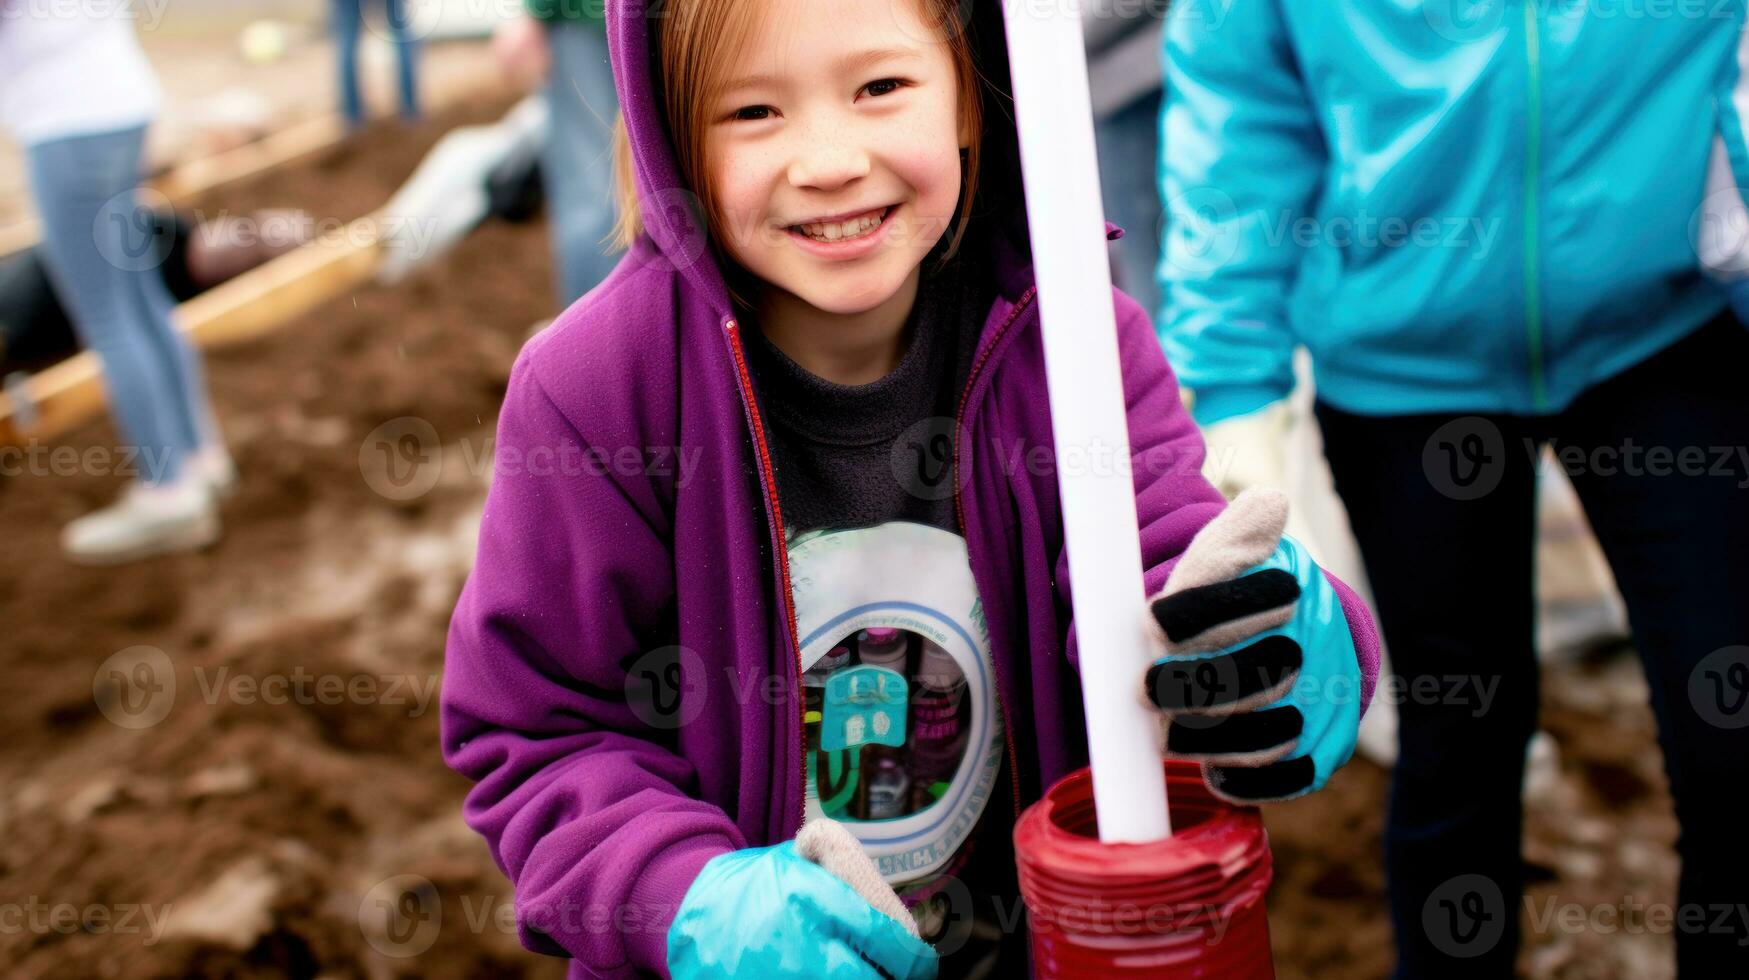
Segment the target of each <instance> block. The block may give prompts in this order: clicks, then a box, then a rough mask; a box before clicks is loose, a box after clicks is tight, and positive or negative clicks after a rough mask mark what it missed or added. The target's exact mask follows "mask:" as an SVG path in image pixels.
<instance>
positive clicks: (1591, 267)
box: [1156, 0, 1749, 425]
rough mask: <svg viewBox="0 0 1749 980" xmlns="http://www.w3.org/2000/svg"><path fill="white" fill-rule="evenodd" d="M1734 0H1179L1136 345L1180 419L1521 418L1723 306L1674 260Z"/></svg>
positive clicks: (1684, 245)
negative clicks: (1162, 355)
mask: <svg viewBox="0 0 1749 980" xmlns="http://www.w3.org/2000/svg"><path fill="white" fill-rule="evenodd" d="M1743 22H1744V17H1743V4H1742V0H1591V2H1589V3H1560V2H1555V3H1549V2H1543V0H1528V2H1526V0H1394V2H1393V0H1320V2H1317V3H1292V2H1289V0H1179V2H1177V3H1175V4H1174V5H1173V8H1172V11H1171V13H1170V15H1169V19H1168V24H1167V30H1166V40H1165V59H1166V68H1167V93H1168V94H1167V102H1166V108H1165V111H1164V118H1163V121H1162V145H1163V148H1164V151H1165V152H1163V153H1162V164H1161V168H1160V174H1159V179H1160V185H1161V192H1162V194H1163V196H1164V200H1165V202H1166V206H1167V220H1168V228H1167V233H1166V235H1165V245H1164V249H1163V251H1164V254H1163V256H1162V260H1161V263H1160V267H1159V270H1160V272H1159V274H1160V280H1161V286H1162V295H1163V296H1164V297H1165V300H1164V309H1163V310H1162V311H1161V312H1160V315H1159V316H1158V317H1157V318H1156V323H1157V324H1158V326H1159V330H1160V334H1161V341H1162V343H1163V344H1164V345H1165V347H1166V351H1167V354H1168V355H1169V358H1170V359H1171V361H1172V363H1173V365H1174V367H1176V368H1177V370H1178V373H1179V377H1180V379H1181V380H1182V381H1183V383H1184V384H1185V385H1186V386H1187V387H1189V388H1190V389H1192V390H1193V391H1194V392H1195V393H1196V402H1195V413H1196V416H1197V420H1198V421H1199V422H1201V423H1203V424H1205V425H1206V424H1208V423H1211V422H1217V421H1220V420H1221V419H1224V418H1229V417H1231V416H1234V415H1239V414H1243V413H1246V412H1249V411H1253V410H1255V409H1257V408H1261V407H1262V406H1264V405H1266V404H1268V403H1269V402H1271V401H1274V400H1276V399H1279V398H1282V397H1284V396H1285V395H1287V394H1288V392H1289V391H1290V390H1291V388H1292V387H1293V370H1292V355H1293V350H1294V347H1295V346H1296V345H1301V344H1303V345H1304V346H1305V347H1306V348H1307V349H1308V350H1309V351H1310V353H1311V355H1312V363H1313V365H1314V372H1315V376H1316V380H1317V385H1318V394H1319V397H1320V398H1323V399H1324V400H1326V401H1328V402H1330V403H1331V404H1333V405H1335V406H1336V407H1338V408H1341V409H1345V410H1348V411H1351V412H1357V413H1361V414H1372V415H1386V414H1411V413H1419V412H1504V413H1514V414H1526V415H1536V414H1546V413H1551V412H1557V411H1559V410H1561V409H1562V408H1563V407H1564V406H1565V405H1566V404H1567V403H1568V402H1570V401H1571V400H1572V399H1573V398H1574V397H1575V396H1577V395H1578V394H1579V393H1580V392H1582V391H1584V390H1585V389H1586V388H1588V387H1589V386H1591V385H1592V384H1594V383H1596V382H1598V381H1600V380H1602V379H1604V378H1607V377H1609V376H1610V375H1612V374H1615V373H1618V372H1620V371H1622V370H1624V369H1626V368H1628V367H1631V366H1632V365H1634V364H1635V363H1637V362H1639V361H1640V360H1642V359H1644V358H1646V357H1648V356H1650V355H1651V354H1653V353H1656V352H1657V351H1659V350H1661V349H1662V348H1664V347H1666V346H1668V345H1669V344H1671V343H1673V342H1675V341H1676V340H1678V339H1680V338H1681V337H1683V336H1685V335H1686V334H1688V333H1689V332H1690V331H1692V330H1693V329H1695V328H1696V327H1698V326H1699V325H1700V324H1701V323H1703V322H1705V321H1706V320H1708V319H1709V318H1711V317H1713V316H1715V315H1716V314H1718V313H1719V312H1720V311H1721V310H1723V309H1724V306H1725V294H1724V291H1723V290H1722V288H1721V287H1720V286H1719V285H1718V284H1716V283H1715V282H1713V281H1711V280H1710V279H1708V278H1707V277H1706V275H1705V274H1704V273H1703V271H1702V269H1701V267H1700V263H1699V261H1698V259H1697V257H1696V253H1695V246H1694V244H1693V242H1694V227H1693V225H1694V222H1695V220H1696V213H1697V209H1698V208H1699V207H1700V205H1701V200H1702V198H1703V196H1704V194H1705V183H1706V174H1707V162H1708V150H1709V147H1710V146H1711V143H1712V141H1713V138H1714V135H1715V134H1719V135H1721V136H1723V138H1724V141H1725V144H1726V146H1727V147H1728V148H1729V150H1730V156H1731V164H1732V170H1733V171H1734V173H1735V175H1736V177H1737V180H1736V184H1737V186H1739V187H1749V179H1745V178H1749V152H1745V148H1744V140H1743V127H1742V125H1741V123H1740V122H1739V120H1738V118H1737V115H1736V113H1735V112H1734V111H1732V108H1731V106H1732V100H1731V96H1732V90H1733V89H1734V87H1735V86H1736V84H1737V81H1738V68H1737V49H1738V45H1739V43H1740V40H1741V37H1742V34H1743Z"/></svg>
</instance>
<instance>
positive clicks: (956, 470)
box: [953, 285, 1038, 821]
mask: <svg viewBox="0 0 1749 980" xmlns="http://www.w3.org/2000/svg"><path fill="white" fill-rule="evenodd" d="M1037 292H1038V287H1037V286H1036V285H1035V286H1028V287H1026V292H1024V293H1021V294H1020V299H1018V300H1016V301H1015V303H1014V309H1012V310H1010V311H1008V316H1007V317H1006V318H1004V319H1003V321H1002V322H1001V323H1000V324H998V325H997V326H996V330H995V332H994V333H992V334H991V335H990V343H989V344H988V345H986V346H985V347H984V349H983V350H982V351H980V352H979V353H978V357H977V359H976V360H975V361H973V362H972V370H971V372H970V373H969V374H967V376H966V387H965V390H964V391H962V392H960V401H959V406H958V407H957V408H955V409H954V413H953V414H954V426H953V428H954V434H955V435H956V436H957V435H958V434H959V431H960V428H961V426H962V425H963V423H964V421H965V417H966V405H967V404H968V403H969V402H970V401H971V398H972V389H973V388H974V387H975V386H976V385H977V381H978V373H979V372H980V371H982V370H983V368H984V364H985V363H986V362H987V361H989V360H990V356H991V355H992V354H994V353H995V352H996V348H997V347H998V346H1000V345H1001V343H1002V338H1003V336H1004V335H1006V334H1007V333H1008V328H1009V327H1010V326H1011V325H1013V323H1014V321H1016V320H1018V319H1020V314H1021V312H1022V311H1023V310H1025V309H1026V308H1027V306H1029V305H1030V304H1031V303H1032V300H1033V297H1034V295H1036V294H1037ZM960 486H961V483H960V450H959V449H957V448H956V449H955V451H954V454H953V513H954V517H955V518H956V519H957V520H958V522H959V526H960V536H961V537H963V538H966V541H967V544H968V545H969V544H970V542H971V538H970V537H969V536H968V535H967V533H966V505H965V500H964V499H963V498H962V497H961V494H960ZM966 553H967V555H968V556H969V555H970V554H971V552H970V550H969V549H968V550H967V552H966ZM996 701H997V706H998V707H999V708H1001V710H1002V741H1003V742H1004V743H1005V745H1006V747H1007V750H1008V782H1009V786H1010V788H1011V789H1012V790H1013V792H1011V793H1010V794H1009V799H1010V801H1011V802H1012V803H1013V804H1014V819H1015V820H1016V821H1018V820H1019V819H1020V768H1019V761H1018V760H1019V753H1017V752H1015V750H1014V716H1013V715H1012V714H1010V713H1009V711H1008V704H1007V701H1008V699H1007V698H1006V697H1004V696H1003V694H1002V675H1001V672H1000V671H998V672H997V675H996Z"/></svg>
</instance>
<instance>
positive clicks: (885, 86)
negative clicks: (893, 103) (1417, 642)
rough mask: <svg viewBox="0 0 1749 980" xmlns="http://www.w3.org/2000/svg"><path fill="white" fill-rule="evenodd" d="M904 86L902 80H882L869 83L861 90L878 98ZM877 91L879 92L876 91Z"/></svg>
mask: <svg viewBox="0 0 1749 980" xmlns="http://www.w3.org/2000/svg"><path fill="white" fill-rule="evenodd" d="M904 84H905V82H904V80H903V79H899V78H883V79H880V80H879V81H874V82H869V83H868V84H867V85H864V86H863V87H862V88H863V90H864V91H866V92H867V93H868V94H870V95H872V96H875V97H876V98H879V97H880V96H883V95H887V94H889V93H891V92H893V91H895V90H897V89H899V88H900V87H902V86H903V85H904ZM877 89H878V90H879V91H876V90H877Z"/></svg>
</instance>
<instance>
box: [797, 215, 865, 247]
mask: <svg viewBox="0 0 1749 980" xmlns="http://www.w3.org/2000/svg"><path fill="white" fill-rule="evenodd" d="M881 213H882V212H880V211H870V212H869V213H868V214H865V215H863V216H861V217H860V218H852V219H850V220H849V221H836V222H829V223H825V224H810V225H801V226H799V227H800V228H801V230H802V234H804V235H806V236H808V237H809V238H813V239H816V240H819V241H824V242H835V241H838V240H839V239H840V238H855V237H856V236H858V235H861V234H862V233H864V232H866V231H868V230H869V229H870V228H873V227H875V226H876V225H878V224H880V223H881Z"/></svg>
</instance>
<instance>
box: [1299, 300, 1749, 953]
mask: <svg viewBox="0 0 1749 980" xmlns="http://www.w3.org/2000/svg"><path fill="white" fill-rule="evenodd" d="M1318 419H1319V422H1320V424H1321V425H1322V428H1323V433H1324V444H1325V453H1326V455H1327V456H1328V457H1329V460H1330V468H1331V471H1332V472H1333V474H1334V476H1335V482H1336V489H1337V491H1338V492H1339V493H1340V494H1341V496H1342V499H1343V501H1344V503H1346V504H1347V507H1348V513H1349V516H1350V517H1351V519H1352V521H1353V524H1354V530H1355V534H1356V536H1357V538H1358V540H1359V543H1360V548H1361V553H1362V555H1363V557H1364V558H1365V560H1366V567H1367V574H1368V575H1369V576H1370V578H1371V579H1372V584H1373V589H1374V591H1375V593H1376V596H1377V603H1378V611H1379V620H1380V625H1381V627H1382V628H1383V630H1384V636H1385V640H1386V643H1387V644H1388V646H1389V648H1390V653H1391V657H1392V659H1393V661H1394V666H1395V669H1396V671H1397V675H1398V677H1399V678H1400V680H1399V681H1398V683H1399V684H1401V685H1402V686H1401V687H1399V688H1398V690H1400V691H1401V692H1402V694H1401V695H1400V696H1399V697H1398V698H1397V700H1399V701H1400V703H1401V727H1400V733H1399V740H1400V744H1401V756H1400V758H1399V760H1398V763H1397V767H1396V773H1395V776H1394V780H1393V783H1392V787H1391V799H1390V813H1389V818H1388V825H1387V828H1386V832H1385V864H1386V874H1387V879H1388V885H1389V891H1390V904H1391V916H1392V921H1393V925H1394V928H1395V932H1396V943H1397V953H1398V967H1397V976H1399V977H1413V978H1422V977H1460V976H1461V977H1465V978H1486V977H1510V976H1512V975H1513V966H1512V964H1513V958H1514V955H1515V953H1516V952H1517V948H1518V943H1519V936H1520V921H1519V919H1520V912H1521V911H1522V910H1523V909H1524V905H1523V903H1522V900H1521V895H1522V889H1523V864H1522V860H1521V857H1520V832H1521V829H1522V826H1523V807H1522V803H1521V801H1520V785H1521V782H1522V779H1523V775H1524V760H1525V749H1526V743H1527V741H1528V740H1529V738H1530V736H1531V735H1532V734H1533V733H1534V732H1535V731H1536V721H1537V685H1538V676H1537V660H1536V651H1535V648H1534V641H1533V638H1534V635H1535V632H1534V620H1533V615H1534V611H1535V602H1534V589H1533V567H1532V554H1533V547H1534V544H1535V533H1536V521H1535V515H1536V452H1537V450H1539V449H1540V448H1541V447H1542V446H1543V445H1545V444H1548V443H1552V444H1553V445H1554V447H1555V450H1556V453H1557V460H1558V461H1559V462H1560V464H1561V465H1562V467H1563V468H1564V469H1565V470H1566V471H1567V473H1568V474H1569V476H1570V477H1571V478H1572V481H1573V485H1574V487H1575V488H1576V489H1577V491H1578V494H1579V498H1580V500H1581V501H1582V502H1583V504H1584V507H1585V512H1586V515H1587V516H1588V517H1589V518H1590V521H1591V524H1592V526H1593V527H1594V529H1595V530H1596V532H1597V537H1598V539H1599V541H1600V542H1601V543H1602V545H1603V550H1604V553H1605V555H1606V556H1607V557H1608V559H1609V564H1610V567H1611V568H1612V569H1613V570H1614V572H1615V577H1616V581H1617V583H1618V584H1619V585H1620V587H1621V591H1622V594H1623V596H1624V598H1625V599H1626V601H1627V609H1628V617H1629V620H1630V622H1631V623H1632V626H1633V631H1634V637H1635V641H1636V645H1637V647H1638V648H1639V651H1640V655H1641V658H1642V660H1643V661H1644V666H1645V670H1646V676H1647V679H1648V681H1649V686H1650V689H1651V700H1652V709H1653V711H1654V713H1655V714H1656V715H1657V719H1658V737H1659V743H1660V746H1661V747H1662V749H1663V752H1664V761H1665V768H1666V771H1667V773H1668V775H1669V778H1670V784H1671V789H1672V791H1673V793H1674V795H1675V798H1676V814H1677V817H1678V819H1679V820H1680V821H1681V825H1682V836H1681V839H1680V842H1679V844H1678V847H1677V850H1678V852H1679V855H1680V857H1681V859H1682V875H1681V880H1680V884H1679V894H1678V896H1677V900H1678V907H1677V908H1676V909H1674V910H1671V911H1672V916H1671V917H1670V918H1668V919H1667V920H1666V921H1667V922H1669V923H1670V924H1669V925H1668V926H1667V928H1668V929H1670V931H1672V932H1673V933H1674V934H1675V939H1676V944H1677V962H1678V969H1679V972H1680V974H1681V976H1682V977H1684V978H1685V980H1712V978H1717V977H1749V945H1745V944H1749V931H1746V927H1745V923H1744V918H1745V917H1746V916H1749V908H1739V907H1737V906H1738V905H1739V903H1744V904H1745V905H1746V906H1749V842H1745V831H1744V828H1745V827H1749V816H1746V815H1745V813H1744V811H1743V807H1742V802H1741V801H1742V800H1743V799H1744V798H1745V796H1744V791H1745V787H1749V704H1746V703H1745V702H1746V701H1749V489H1746V487H1749V448H1746V447H1749V332H1746V331H1745V330H1744V329H1743V327H1741V326H1739V325H1738V324H1737V322H1736V321H1735V320H1734V319H1733V318H1731V317H1730V316H1729V315H1725V316H1722V317H1720V318H1718V319H1716V320H1714V321H1713V322H1711V323H1709V324H1707V325H1706V326H1704V327H1702V328H1700V329H1699V330H1697V331H1696V332H1695V333H1693V334H1691V335H1690V336H1688V337H1687V338H1685V339H1684V340H1682V341H1680V342H1678V343H1676V344H1675V345H1673V346H1671V347H1670V348H1668V349H1667V350H1665V351H1663V352H1661V353H1659V354H1657V355H1655V356H1654V357H1652V358H1650V359H1649V360H1647V361H1645V362H1643V363H1641V364H1639V365H1638V366H1636V367H1634V368H1632V369H1630V370H1628V371H1626V372H1624V373H1623V374H1621V375H1618V376H1616V377H1614V378H1611V379H1609V380H1607V381H1604V382H1601V383H1599V384H1597V385H1595V386H1594V387H1592V388H1591V389H1589V390H1588V391H1586V392H1585V393H1584V394H1583V395H1582V396H1580V397H1579V398H1578V399H1577V400H1576V401H1575V402H1574V403H1573V404H1572V406H1570V407H1569V408H1568V409H1567V410H1566V411H1564V412H1561V413H1560V414H1558V415H1555V416H1552V417H1538V418H1525V417H1512V416H1496V415H1484V416H1474V415H1472V416H1456V415H1416V416H1390V417H1369V416H1358V415H1352V414H1349V413H1346V412H1342V411H1339V410H1337V409H1334V408H1332V407H1330V406H1328V405H1319V406H1318ZM1456 678H1472V679H1479V680H1480V681H1481V682H1483V683H1484V684H1485V683H1496V684H1497V687H1496V688H1495V693H1494V695H1493V696H1492V698H1491V699H1485V698H1483V697H1481V696H1480V694H1479V691H1480V690H1481V689H1482V688H1480V687H1479V686H1478V684H1477V683H1476V682H1475V681H1474V680H1472V681H1471V682H1469V683H1465V684H1464V686H1463V687H1462V688H1461V689H1460V688H1457V687H1455V686H1454V685H1455V683H1456V681H1455V679H1456ZM1417 684H1419V685H1420V686H1419V688H1418V687H1417ZM1381 690H1383V687H1382V686H1381ZM1618 832H1619V833H1620V834H1622V835H1624V836H1626V835H1632V834H1634V833H1635V832H1636V828H1634V827H1628V826H1623V827H1620V828H1618ZM1621 898H1622V899H1627V898H1628V896H1625V895H1624V896H1621ZM1640 901H1647V899H1640ZM1587 911H1588V912H1589V911H1590V910H1589V908H1588V909H1587ZM1530 921H1535V920H1534V919H1533V920H1530ZM1546 921H1554V922H1556V924H1554V925H1551V926H1549V928H1561V926H1560V925H1559V924H1558V920H1546ZM1587 921H1592V920H1591V919H1589V918H1588V920H1587ZM1606 921H1607V920H1606ZM1587 928H1589V926H1587Z"/></svg>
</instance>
